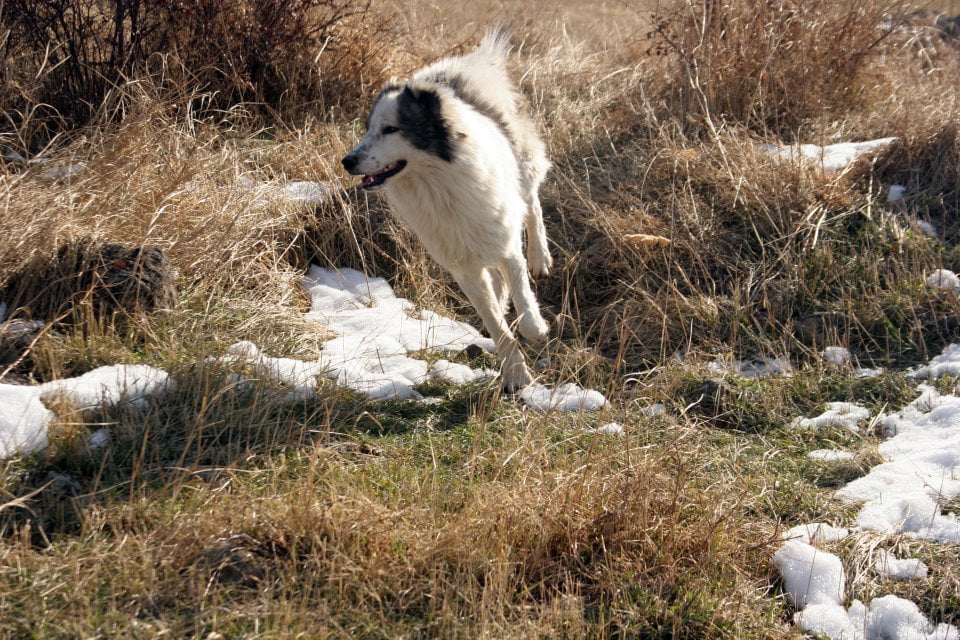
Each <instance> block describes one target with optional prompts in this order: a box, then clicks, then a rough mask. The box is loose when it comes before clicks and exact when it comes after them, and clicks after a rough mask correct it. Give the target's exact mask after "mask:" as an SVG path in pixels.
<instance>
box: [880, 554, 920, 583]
mask: <svg viewBox="0 0 960 640" xmlns="http://www.w3.org/2000/svg"><path fill="white" fill-rule="evenodd" d="M873 568H874V569H876V571H877V573H879V574H880V575H882V576H887V577H888V578H893V579H894V580H913V579H916V578H926V577H927V565H926V564H924V563H923V562H922V561H921V560H918V559H917V558H904V559H902V560H898V559H897V557H896V556H895V555H893V554H892V553H890V552H889V551H886V550H881V551H880V553H879V554H877V558H876V561H875V562H874V563H873Z"/></svg>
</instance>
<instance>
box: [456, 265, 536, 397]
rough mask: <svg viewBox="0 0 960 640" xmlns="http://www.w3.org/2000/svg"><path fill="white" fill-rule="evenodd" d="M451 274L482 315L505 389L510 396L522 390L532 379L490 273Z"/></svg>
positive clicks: (460, 271)
mask: <svg viewBox="0 0 960 640" xmlns="http://www.w3.org/2000/svg"><path fill="white" fill-rule="evenodd" d="M451 273H452V274H453V277H454V278H455V279H456V281H457V283H459V284H460V288H461V289H463V292H464V293H465V294H467V298H469V299H470V304H472V305H473V307H474V308H475V309H476V310H477V312H478V313H479V314H480V318H481V319H482V320H483V325H484V326H485V327H486V328H487V331H488V332H489V333H490V337H491V338H493V343H494V345H495V346H496V351H497V356H498V357H499V358H500V360H501V362H502V365H501V370H500V381H501V384H502V385H503V388H504V389H505V390H506V391H508V392H510V393H514V392H516V391H519V390H521V389H523V388H524V387H526V386H527V385H529V384H530V383H531V382H533V376H531V375H530V370H529V369H527V365H526V363H525V362H524V360H523V353H521V352H520V345H519V344H518V343H517V339H516V338H515V337H514V335H513V332H512V331H510V326H509V325H508V324H507V320H506V318H504V315H503V310H502V307H501V306H500V303H499V302H498V301H497V298H496V293H495V292H494V289H493V278H492V277H491V274H490V270H488V269H484V268H481V269H479V270H478V271H476V270H473V269H458V270H456V271H454V270H451Z"/></svg>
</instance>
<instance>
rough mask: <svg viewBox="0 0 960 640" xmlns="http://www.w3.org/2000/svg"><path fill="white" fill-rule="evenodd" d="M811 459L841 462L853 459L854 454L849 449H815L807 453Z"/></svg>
mask: <svg viewBox="0 0 960 640" xmlns="http://www.w3.org/2000/svg"><path fill="white" fill-rule="evenodd" d="M807 457H808V458H810V459H811V460H819V461H820V462H843V461H845V460H853V458H854V455H853V454H852V453H850V452H849V451H838V450H836V449H815V450H813V451H811V452H810V453H808V454H807Z"/></svg>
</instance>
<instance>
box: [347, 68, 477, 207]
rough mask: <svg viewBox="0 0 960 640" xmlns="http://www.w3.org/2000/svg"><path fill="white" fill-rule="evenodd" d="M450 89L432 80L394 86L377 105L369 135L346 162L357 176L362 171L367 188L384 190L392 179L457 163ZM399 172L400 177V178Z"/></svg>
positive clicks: (370, 117)
mask: <svg viewBox="0 0 960 640" xmlns="http://www.w3.org/2000/svg"><path fill="white" fill-rule="evenodd" d="M449 93H450V92H449V90H448V89H447V88H446V87H441V86H438V85H433V84H429V83H416V84H407V85H403V86H401V85H397V84H389V85H387V86H386V87H385V88H384V89H383V91H381V92H380V95H379V96H377V99H376V100H375V101H374V103H373V108H372V109H371V110H370V115H369V116H368V117H367V133H366V135H364V136H363V139H362V140H361V141H360V142H359V143H358V144H357V146H355V147H354V148H353V149H351V150H350V153H348V154H347V155H346V156H345V157H344V158H343V160H342V162H343V166H344V168H345V169H346V170H347V171H348V172H350V173H352V174H353V175H362V176H363V181H362V182H361V184H362V186H363V188H364V189H378V188H380V187H382V186H383V185H384V184H385V183H386V182H387V180H391V179H399V176H405V175H406V176H410V175H414V174H415V173H416V172H417V171H418V170H420V169H423V168H427V167H430V166H431V165H433V166H435V165H436V160H437V159H440V160H442V161H444V162H452V161H453V159H454V146H453V143H454V139H455V138H456V137H457V136H458V135H460V134H458V133H456V127H455V126H454V124H453V123H454V119H453V118H452V117H451V114H450V109H449V106H448V105H447V104H446V103H447V101H448V100H449V99H450V98H451V96H450V95H448V94H449ZM394 176H398V178H394Z"/></svg>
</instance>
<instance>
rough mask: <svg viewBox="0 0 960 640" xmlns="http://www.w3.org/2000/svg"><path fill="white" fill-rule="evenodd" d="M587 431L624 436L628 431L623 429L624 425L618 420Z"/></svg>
mask: <svg viewBox="0 0 960 640" xmlns="http://www.w3.org/2000/svg"><path fill="white" fill-rule="evenodd" d="M587 433H597V434H602V435H607V436H622V435H626V431H625V430H624V429H623V425H622V424H620V423H617V422H608V423H607V424H605V425H603V426H600V427H597V428H595V429H587Z"/></svg>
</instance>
